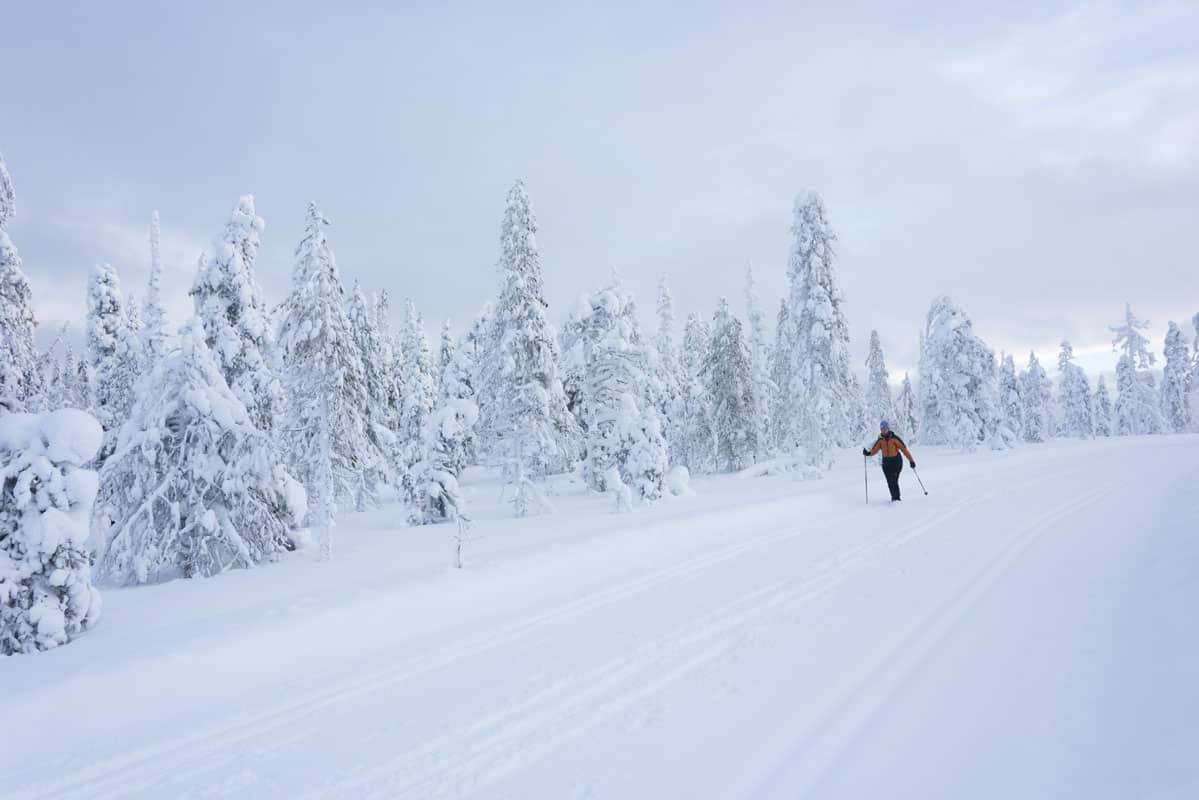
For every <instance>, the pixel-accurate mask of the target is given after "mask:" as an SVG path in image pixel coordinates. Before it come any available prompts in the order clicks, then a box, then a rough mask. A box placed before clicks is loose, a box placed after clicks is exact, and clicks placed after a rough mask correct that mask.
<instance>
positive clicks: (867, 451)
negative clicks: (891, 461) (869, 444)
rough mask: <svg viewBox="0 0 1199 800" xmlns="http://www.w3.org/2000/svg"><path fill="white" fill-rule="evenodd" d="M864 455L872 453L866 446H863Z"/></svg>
mask: <svg viewBox="0 0 1199 800" xmlns="http://www.w3.org/2000/svg"><path fill="white" fill-rule="evenodd" d="M862 455H864V456H868V455H870V451H869V450H867V449H866V448H865V447H863V448H862Z"/></svg>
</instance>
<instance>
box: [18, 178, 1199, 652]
mask: <svg viewBox="0 0 1199 800" xmlns="http://www.w3.org/2000/svg"><path fill="white" fill-rule="evenodd" d="M297 208H299V205H297ZM497 210H500V211H501V212H502V213H499V214H498V218H499V220H500V225H499V237H498V241H497V246H496V254H497V259H496V264H497V269H496V281H495V291H494V293H493V295H492V296H489V297H479V298H478V302H479V305H480V310H479V313H478V315H477V316H476V317H475V318H474V319H472V320H462V321H456V322H455V323H451V322H446V323H445V325H444V326H441V327H440V330H439V331H434V333H435V335H437V337H438V338H437V339H436V343H435V344H434V343H433V341H431V338H430V333H429V331H428V330H427V328H426V323H425V320H424V319H423V317H422V315H421V313H420V311H419V310H418V309H417V308H415V306H414V305H413V303H412V301H410V300H409V301H407V302H406V303H405V307H404V313H403V314H402V316H401V317H399V318H397V319H393V317H392V313H393V312H392V306H391V300H390V297H392V296H398V295H399V294H400V292H401V289H402V287H394V286H393V287H388V286H378V287H366V288H364V287H360V286H358V285H354V286H352V287H347V286H346V285H345V284H344V282H343V280H342V277H341V272H340V271H339V268H338V262H337V258H336V256H335V250H336V246H337V239H336V227H335V226H333V225H331V224H330V221H329V218H328V217H326V215H325V214H324V212H323V211H322V209H320V208H319V207H318V206H317V205H316V204H309V205H308V206H307V211H306V212H305V214H306V216H305V227H304V233H303V238H302V239H301V240H300V241H299V242H297V243H295V247H294V253H295V258H294V271H293V275H292V284H291V289H290V291H289V293H288V294H287V296H286V297H285V298H282V300H281V302H278V303H274V304H272V303H271V302H269V301H268V300H267V298H266V297H264V295H263V291H262V289H261V288H260V285H259V281H258V279H257V278H256V275H255V259H256V256H257V254H258V251H259V248H260V246H261V242H262V239H263V237H264V236H266V235H267V234H266V233H265V231H266V227H265V224H264V221H263V219H262V218H261V217H260V216H259V215H258V212H257V209H256V208H255V203H254V198H253V197H252V196H250V195H245V196H242V197H240V198H238V199H237V200H236V202H234V204H233V207H232V210H231V212H230V214H229V216H228V218H227V219H226V220H224V221H223V222H221V221H218V220H214V231H215V232H216V235H215V236H214V238H213V243H212V245H211V247H210V248H208V249H207V250H206V251H205V252H203V253H200V254H198V255H197V259H196V266H195V277H194V281H193V282H192V285H191V286H190V287H189V288H187V289H186V291H187V292H188V294H189V296H190V298H191V300H192V302H193V309H194V314H193V316H191V317H190V318H189V319H186V320H182V321H181V324H180V325H178V327H175V326H174V325H171V324H168V322H167V320H166V315H165V313H164V310H163V296H164V294H165V293H167V292H175V291H184V288H183V287H174V286H165V285H163V283H162V273H163V270H162V263H161V255H160V245H159V239H160V226H161V222H160V220H159V217H158V214H157V212H155V213H153V214H150V215H148V226H147V239H146V249H147V252H148V254H149V258H150V260H151V264H152V269H151V272H150V279H149V283H148V284H147V285H146V286H145V287H139V288H140V289H141V291H140V298H139V297H138V294H139V292H137V291H131V289H133V288H135V287H129V286H122V284H121V279H120V275H119V272H118V269H117V267H115V266H113V265H109V264H101V265H98V266H96V267H95V268H94V269H93V270H92V272H91V278H90V281H89V283H88V289H87V296H86V297H80V298H78V301H79V302H78V307H79V317H78V318H79V325H80V326H81V327H82V329H83V331H84V332H85V335H86V349H85V351H84V352H82V353H76V352H75V351H74V350H73V348H72V347H71V346H70V344H69V342H68V341H67V339H66V337H64V336H62V335H60V336H59V337H58V338H57V339H56V340H55V341H54V342H53V344H52V345H51V346H50V347H49V349H48V350H47V351H44V352H43V351H40V350H39V349H38V348H37V346H36V345H35V326H36V325H37V320H36V319H35V316H34V312H33V305H32V296H31V288H30V282H29V280H28V279H27V277H26V274H25V272H24V271H23V267H22V258H21V255H20V252H19V250H18V246H17V243H14V242H13V241H12V240H11V239H10V237H9V234H8V232H7V226H8V223H9V221H10V220H11V219H12V218H13V216H14V215H15V214H16V213H18V205H17V202H16V192H15V190H14V184H13V181H12V179H11V177H10V174H9V171H8V169H7V168H6V166H5V164H4V162H3V160H2V159H0V299H2V304H0V332H2V338H0V348H2V349H0V479H2V480H3V485H2V492H0V648H2V650H3V652H4V653H5V654H14V653H25V652H30V651H33V650H40V649H46V648H51V647H54V646H56V645H59V644H63V643H65V642H66V641H68V640H69V639H70V638H72V637H73V636H75V635H78V634H79V633H81V632H83V631H84V630H86V629H87V628H88V627H89V626H91V625H92V624H94V623H95V621H96V619H97V618H98V616H99V613H100V599H99V593H98V592H97V590H96V588H95V586H96V585H100V586H104V585H114V586H119V585H128V584H141V583H153V582H161V581H167V580H171V579H174V578H181V577H187V578H196V577H206V576H212V575H216V574H219V573H222V572H225V571H226V570H229V569H233V568H252V567H255V566H256V565H259V564H262V563H263V562H268V561H272V560H276V559H278V558H279V557H280V556H281V555H282V554H284V553H286V552H289V551H294V550H296V549H301V550H305V551H309V550H310V551H311V552H314V553H315V554H317V557H319V558H320V559H330V558H334V557H335V552H336V550H335V546H334V545H335V541H336V538H337V533H336V529H335V526H336V523H337V520H338V519H339V518H343V519H344V515H346V514H351V513H355V512H363V511H367V510H370V509H373V508H378V507H379V506H380V504H381V503H384V502H389V503H390V502H395V503H398V504H399V507H400V508H401V509H402V511H401V512H400V513H398V514H397V515H396V524H397V525H435V524H439V523H444V524H445V525H446V526H447V531H448V533H447V534H446V535H447V536H452V537H455V538H456V539H458V540H462V539H464V538H468V537H469V536H470V535H471V520H472V514H471V509H470V507H469V506H468V503H467V501H466V497H465V495H464V493H463V492H462V490H461V487H460V485H459V479H460V477H461V475H462V472H463V470H464V469H465V468H467V467H469V466H472V465H483V466H487V467H490V468H493V469H495V470H497V471H498V474H500V475H502V477H503V481H504V482H505V484H507V486H508V487H509V488H508V489H507V496H508V497H509V498H510V504H511V513H512V514H513V515H515V516H517V517H523V516H526V515H535V514H552V513H553V512H554V505H553V498H552V497H551V496H550V494H549V493H548V492H547V491H546V483H547V480H549V479H550V478H552V476H558V475H563V474H570V473H573V474H577V475H578V476H579V477H580V478H581V480H582V481H583V482H584V483H585V485H586V486H587V487H588V488H589V489H590V490H591V491H593V492H596V493H604V494H607V495H608V496H610V502H611V507H612V509H613V510H615V511H620V512H629V511H634V512H635V511H636V510H637V509H639V508H642V507H645V506H649V505H652V504H655V503H658V502H661V501H663V500H664V499H666V498H670V497H672V496H676V495H681V494H687V493H689V492H690V491H691V489H690V487H689V482H690V478H691V477H692V476H700V475H706V474H711V473H716V472H740V471H747V470H750V471H753V472H754V473H755V474H777V473H779V472H786V471H790V472H794V473H795V474H796V475H797V476H802V477H819V476H820V475H821V474H822V473H823V472H824V471H825V470H827V469H829V468H830V467H831V465H832V464H833V462H834V460H835V454H836V453H837V452H839V451H843V450H845V449H846V448H854V447H858V446H861V445H862V444H869V443H870V442H872V441H873V439H874V436H875V434H876V432H877V430H878V426H879V422H880V420H888V421H890V423H891V426H892V428H893V429H894V430H895V431H896V432H897V433H899V434H900V435H901V436H903V437H904V438H905V439H907V441H908V442H909V443H918V444H928V445H947V446H950V447H952V448H955V449H958V450H963V451H969V450H972V449H975V448H979V447H982V448H993V449H1008V448H1014V447H1021V446H1024V445H1035V444H1037V443H1041V442H1045V441H1047V440H1049V439H1052V438H1054V437H1068V438H1091V437H1109V436H1126V435H1141V434H1171V433H1186V432H1192V431H1199V314H1196V315H1195V316H1194V318H1193V319H1191V320H1189V321H1182V322H1177V323H1176V322H1171V323H1170V326H1169V332H1168V334H1167V336H1166V339H1165V341H1164V342H1162V343H1153V342H1150V341H1148V340H1147V339H1146V337H1145V335H1144V333H1143V331H1144V330H1145V329H1146V327H1147V323H1145V322H1144V321H1143V320H1141V319H1139V318H1138V317H1137V316H1136V315H1135V314H1134V312H1133V309H1132V306H1131V305H1129V306H1126V307H1125V309H1123V312H1122V313H1120V314H1117V313H1115V312H1117V311H1119V310H1118V309H1117V310H1113V317H1115V316H1119V321H1118V323H1117V324H1114V325H1113V326H1112V327H1111V334H1112V338H1113V346H1114V347H1115V348H1116V349H1117V351H1118V352H1119V353H1120V357H1119V363H1118V366H1117V369H1116V379H1115V386H1114V387H1113V389H1112V390H1109V387H1108V386H1107V384H1106V381H1105V380H1104V378H1103V377H1099V379H1098V380H1097V381H1093V380H1092V379H1091V376H1088V375H1087V374H1086V372H1085V371H1084V370H1083V369H1082V367H1080V366H1079V365H1078V364H1077V363H1076V362H1075V359H1074V355H1073V350H1072V348H1071V345H1070V343H1069V342H1065V341H1063V342H1062V344H1061V350H1060V352H1059V353H1058V354H1057V365H1056V368H1055V369H1050V370H1047V369H1046V368H1045V366H1043V364H1042V358H1039V357H1038V354H1037V353H1035V352H1032V353H1029V354H1028V358H1027V362H1026V363H1023V362H1024V359H1023V358H1021V362H1022V365H1018V364H1017V363H1016V361H1015V358H1014V355H1013V354H1007V353H996V352H995V350H994V349H992V348H991V347H990V346H988V345H987V343H986V342H985V341H984V339H983V338H982V337H981V336H980V335H979V333H978V332H976V331H975V330H974V327H973V325H972V323H971V320H970V316H969V314H968V313H967V310H966V309H963V308H961V307H960V306H958V305H957V304H955V303H954V302H953V300H951V299H950V298H949V297H943V296H942V297H937V298H934V299H933V300H932V302H931V304H930V307H929V310H928V313H927V316H926V318H925V319H924V320H923V321H920V320H913V332H914V334H915V333H916V331H917V330H918V335H919V339H920V360H919V369H918V373H917V374H916V375H915V376H911V375H908V374H904V375H903V376H902V380H897V378H898V376H896V375H892V374H891V373H889V371H888V369H887V364H886V358H885V345H886V343H885V342H882V341H881V340H880V338H879V336H878V334H877V332H874V331H869V332H868V333H867V331H868V330H869V329H868V321H859V322H862V323H865V324H863V325H862V326H861V327H859V328H853V326H851V320H849V319H848V318H847V315H846V311H845V307H844V298H843V296H842V293H841V290H840V288H839V283H838V275H837V267H838V262H837V252H838V246H837V245H838V240H837V234H836V232H835V227H834V225H833V218H834V214H833V211H832V210H830V209H828V208H826V206H825V203H824V202H823V200H822V199H821V197H820V196H819V195H817V194H805V195H802V196H800V197H799V198H798V199H797V201H796V203H795V206H794V209H793V214H792V224H791V235H792V242H793V244H792V247H791V252H790V255H789V258H788V261H787V269H786V279H787V286H788V290H787V292H786V296H785V298H784V299H783V302H782V304H781V306H780V308H779V309H778V313H777V318H776V319H777V322H776V324H775V325H773V326H769V325H768V324H767V322H766V320H767V314H766V312H765V310H764V309H762V308H761V307H760V300H759V296H758V292H757V288H756V283H755V277H754V274H753V271H752V270H749V271H747V274H746V291H745V296H744V298H741V299H740V300H739V301H738V303H732V302H730V301H729V299H727V298H713V302H712V307H711V309H709V310H704V311H699V310H693V311H691V312H690V313H688V314H687V316H686V319H685V323H684V324H683V325H682V326H681V327H680V326H679V325H678V319H679V316H680V315H679V314H678V313H677V312H676V309H675V307H674V303H673V301H672V297H671V292H670V283H669V278H668V276H662V279H661V281H660V284H659V291H658V294H657V297H655V298H652V299H651V300H652V302H653V304H654V306H653V307H654V308H655V309H656V313H655V314H652V315H650V316H651V317H652V318H653V319H655V320H656V325H655V326H653V329H646V328H645V327H643V323H644V321H645V319H643V317H642V315H641V313H640V312H639V309H638V304H637V298H635V297H634V296H633V294H632V293H631V292H630V291H629V289H628V288H626V287H625V286H624V285H623V284H622V282H621V279H620V277H619V275H618V274H616V273H615V272H613V274H612V275H610V276H608V277H602V276H597V279H596V288H595V290H594V291H592V292H591V293H589V294H587V295H586V296H584V297H581V298H579V300H578V302H577V303H576V304H575V306H574V307H573V308H570V309H567V310H566V311H565V313H554V312H553V311H552V310H551V309H550V308H549V307H548V306H547V303H546V299H545V292H544V283H545V282H546V281H552V280H553V269H554V265H552V264H543V261H542V258H541V254H540V252H539V249H538V240H537V233H538V222H537V217H536V214H535V213H534V207H533V203H532V201H531V199H530V194H529V192H528V189H527V188H526V186H525V185H524V184H523V183H522V182H520V181H517V182H516V183H515V184H514V185H513V186H512V188H511V191H509V193H508V196H507V198H506V200H505V203H504V205H503V207H502V209H497ZM771 327H773V330H771V329H770V328H771ZM854 330H856V331H858V333H857V334H854V335H862V336H868V338H869V357H868V359H867V361H866V362H865V364H862V365H858V364H854V363H852V359H851V357H850V348H849V345H850V338H851V331H854ZM1159 352H1160V354H1161V355H1162V358H1161V360H1160V361H1159V359H1158V354H1159ZM1041 355H1042V356H1043V357H1045V358H1049V357H1050V354H1041ZM1159 365H1160V367H1161V369H1160V372H1158V371H1156V368H1157V367H1158V366H1159ZM859 374H860V375H861V376H862V378H859ZM863 378H864V380H863Z"/></svg>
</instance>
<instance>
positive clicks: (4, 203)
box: [0, 155, 44, 406]
mask: <svg viewBox="0 0 1199 800" xmlns="http://www.w3.org/2000/svg"><path fill="white" fill-rule="evenodd" d="M16 209H17V196H16V192H15V191H14V190H13V185H12V178H11V177H9V174H8V168H7V167H6V166H5V165H4V156H3V155H0V399H5V398H7V399H9V400H10V401H15V402H16V403H18V404H20V405H21V406H25V405H26V404H29V403H31V401H35V400H36V399H37V398H38V397H39V396H40V395H41V394H42V391H43V390H44V387H43V385H42V371H41V366H40V359H39V356H38V352H37V346H36V345H35V344H34V332H35V330H36V328H37V319H36V318H35V317H34V315H33V295H32V292H31V291H30V289H29V279H28V278H26V277H25V273H24V272H23V271H22V270H21V256H20V255H19V254H18V253H17V248H16V246H15V245H13V243H12V239H10V238H8V230H7V228H8V223H9V221H10V220H11V219H12V218H13V214H15V213H16Z"/></svg>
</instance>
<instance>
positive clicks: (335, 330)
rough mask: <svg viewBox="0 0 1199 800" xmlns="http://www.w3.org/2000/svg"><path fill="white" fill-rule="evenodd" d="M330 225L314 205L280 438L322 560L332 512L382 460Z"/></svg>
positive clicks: (301, 260) (294, 302) (299, 251)
mask: <svg viewBox="0 0 1199 800" xmlns="http://www.w3.org/2000/svg"><path fill="white" fill-rule="evenodd" d="M328 224H329V221H328V220H327V219H325V217H324V215H323V214H321V212H320V210H319V209H317V207H316V204H315V203H310V204H309V205H308V218H307V222H306V224H305V226H304V237H303V239H301V241H300V244H299V245H298V246H297V247H296V264H295V271H294V273H293V275H292V290H291V293H290V294H289V295H288V297H287V300H286V301H285V302H284V306H283V312H284V313H283V317H282V319H283V325H282V328H281V330H280V333H279V346H280V347H281V348H282V354H283V359H282V360H283V369H284V376H283V378H284V387H285V388H284V397H285V398H286V405H285V413H284V417H283V421H282V422H281V423H280V425H281V427H280V438H281V441H282V442H283V450H284V452H285V453H286V455H287V460H288V465H289V467H290V471H291V473H292V474H293V475H295V477H296V478H297V479H298V480H299V481H300V483H301V484H303V486H304V488H305V489H306V490H307V491H308V498H309V507H310V509H311V511H310V521H311V524H312V525H313V527H315V528H317V529H318V531H319V534H320V545H321V557H322V558H329V557H330V556H331V555H332V552H333V540H332V525H333V514H334V512H335V511H336V510H337V509H338V508H339V507H344V506H347V505H349V504H352V503H355V502H356V500H357V498H358V495H359V492H360V490H361V487H362V486H363V484H364V482H365V480H366V479H365V478H364V476H363V473H364V472H368V471H369V470H371V469H374V467H375V465H376V464H377V463H378V459H379V458H380V454H379V453H378V452H377V451H376V450H375V447H374V445H373V443H372V442H371V440H370V437H369V436H368V435H367V426H368V424H369V420H368V419H367V418H366V411H365V409H366V406H367V402H368V399H367V387H366V376H365V372H364V368H363V366H362V357H361V355H360V354H359V352H358V347H357V345H356V344H355V343H354V337H353V333H352V331H351V329H350V319H349V316H348V315H347V313H346V306H345V288H344V286H343V285H342V282H341V274H340V272H339V271H338V269H337V262H336V260H335V258H334V256H333V250H332V249H331V248H330V247H329V241H328V239H327V237H326V235H325V227H326V226H327V225H328Z"/></svg>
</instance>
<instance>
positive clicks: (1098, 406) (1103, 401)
mask: <svg viewBox="0 0 1199 800" xmlns="http://www.w3.org/2000/svg"><path fill="white" fill-rule="evenodd" d="M1092 409H1093V411H1094V415H1095V435H1096V436H1111V435H1112V434H1114V433H1115V432H1116V427H1115V422H1114V420H1113V419H1112V396H1111V394H1109V393H1108V391H1107V378H1105V377H1104V376H1103V375H1100V376H1099V381H1098V385H1097V386H1096V387H1095V403H1094V405H1093V406H1092Z"/></svg>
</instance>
